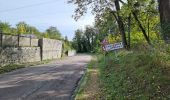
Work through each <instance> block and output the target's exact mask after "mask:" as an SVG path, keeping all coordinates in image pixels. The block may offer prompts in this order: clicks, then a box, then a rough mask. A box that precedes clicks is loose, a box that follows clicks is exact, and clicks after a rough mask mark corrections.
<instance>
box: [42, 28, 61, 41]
mask: <svg viewBox="0 0 170 100" xmlns="http://www.w3.org/2000/svg"><path fill="white" fill-rule="evenodd" d="M45 34H46V36H47V38H51V39H61V33H60V32H59V30H58V29H57V28H56V27H53V26H50V27H49V28H48V29H47V30H46V33H45Z"/></svg>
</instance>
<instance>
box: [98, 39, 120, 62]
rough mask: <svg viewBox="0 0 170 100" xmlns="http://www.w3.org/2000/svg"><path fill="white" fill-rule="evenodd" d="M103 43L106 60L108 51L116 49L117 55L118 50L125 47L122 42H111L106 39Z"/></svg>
mask: <svg viewBox="0 0 170 100" xmlns="http://www.w3.org/2000/svg"><path fill="white" fill-rule="evenodd" d="M101 44H102V49H103V51H105V52H104V56H105V60H106V52H109V51H115V55H116V50H118V49H122V48H123V43H122V42H118V43H109V42H108V41H107V40H106V39H104V40H103V41H102V43H101ZM105 62H106V61H105Z"/></svg>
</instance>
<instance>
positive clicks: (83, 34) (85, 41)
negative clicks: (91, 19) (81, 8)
mask: <svg viewBox="0 0 170 100" xmlns="http://www.w3.org/2000/svg"><path fill="white" fill-rule="evenodd" d="M96 46H97V31H96V29H95V28H94V27H92V26H86V28H85V30H84V31H82V30H80V29H78V30H76V31H75V36H74V38H73V47H74V48H75V49H76V50H77V51H78V52H94V51H95V47H96Z"/></svg>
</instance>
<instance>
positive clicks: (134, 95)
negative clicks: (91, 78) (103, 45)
mask: <svg viewBox="0 0 170 100" xmlns="http://www.w3.org/2000/svg"><path fill="white" fill-rule="evenodd" d="M160 49H161V50H159V49H153V50H151V51H150V50H146V49H145V48H144V50H145V51H142V49H140V51H139V50H134V51H120V52H117V53H116V54H113V53H112V54H108V56H106V58H105V62H104V57H98V58H99V66H100V77H101V82H102V85H103V92H104V95H105V99H108V100H111V99H115V100H124V99H135V100H136V99H140V100H146V99H154V100H159V99H160V100H162V99H163V100H164V99H168V98H169V97H170V95H169V91H170V88H169V85H168V84H169V82H170V78H169V75H170V66H169V63H170V56H169V53H170V52H169V50H170V49H169V47H168V48H164V49H163V48H160ZM167 49H168V51H167Z"/></svg>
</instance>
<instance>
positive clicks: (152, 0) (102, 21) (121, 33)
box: [68, 0, 170, 48]
mask: <svg viewBox="0 0 170 100" xmlns="http://www.w3.org/2000/svg"><path fill="white" fill-rule="evenodd" d="M168 2H170V0H158V1H156V0H126V1H125V0H83V1H79V0H69V1H68V3H73V4H74V5H76V6H77V8H76V9H75V15H74V18H75V20H78V19H79V18H80V17H81V16H83V15H84V14H85V13H86V12H87V10H88V9H89V8H91V12H92V13H93V14H94V15H95V24H94V26H93V28H94V29H97V30H98V35H95V36H96V37H97V38H98V41H100V42H101V41H102V39H104V38H105V37H108V38H112V41H120V40H121V41H122V42H123V44H124V47H125V48H130V46H131V45H132V44H139V43H147V44H149V45H153V44H154V43H155V42H158V41H159V40H164V41H165V42H166V43H169V38H170V34H169V33H170V31H169V29H170V25H169V23H170V14H169V12H170V5H169V3H168ZM76 32H77V31H76ZM75 37H76V35H75ZM78 42H79V41H77V43H78ZM81 42H82V41H81ZM83 43H84V42H83ZM132 46H134V45H132ZM79 47H80V46H79ZM81 48H82V46H81Z"/></svg>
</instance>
